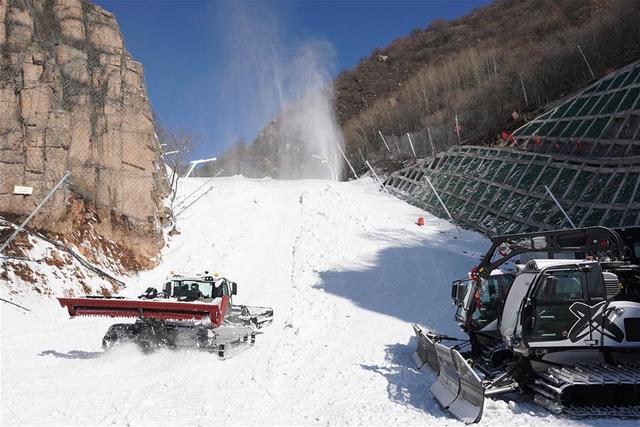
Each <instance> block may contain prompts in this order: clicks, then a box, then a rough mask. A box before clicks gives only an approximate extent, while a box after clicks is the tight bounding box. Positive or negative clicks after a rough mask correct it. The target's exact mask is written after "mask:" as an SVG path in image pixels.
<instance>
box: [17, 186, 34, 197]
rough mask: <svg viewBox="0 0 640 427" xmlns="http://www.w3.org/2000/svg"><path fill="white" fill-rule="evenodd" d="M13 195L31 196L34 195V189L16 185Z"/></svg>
mask: <svg viewBox="0 0 640 427" xmlns="http://www.w3.org/2000/svg"><path fill="white" fill-rule="evenodd" d="M13 194H21V195H23V196H30V195H31V194H33V187H26V186H23V185H14V186H13Z"/></svg>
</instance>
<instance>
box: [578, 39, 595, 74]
mask: <svg viewBox="0 0 640 427" xmlns="http://www.w3.org/2000/svg"><path fill="white" fill-rule="evenodd" d="M576 46H578V50H579V51H580V55H582V59H584V62H585V63H586V64H587V68H588V69H589V73H591V78H592V79H594V80H595V79H596V75H595V74H593V70H592V69H591V64H589V61H588V60H587V57H586V56H585V55H584V52H583V51H582V48H581V47H580V45H579V44H577V45H576Z"/></svg>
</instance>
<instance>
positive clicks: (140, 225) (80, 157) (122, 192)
mask: <svg viewBox="0 0 640 427" xmlns="http://www.w3.org/2000/svg"><path fill="white" fill-rule="evenodd" d="M154 129H155V127H154V120H153V114H152V110H151V106H150V104H149V100H148V98H147V94H146V89H145V84H144V78H143V69H142V65H141V64H140V63H139V62H137V61H135V60H134V59H133V58H132V57H131V55H130V54H129V52H127V50H126V49H125V47H124V41H123V37H122V34H121V33H120V30H119V27H118V24H117V23H116V20H115V17H114V15H113V14H111V13H109V12H107V11H105V10H104V9H102V8H100V7H98V6H95V5H93V4H91V3H89V2H86V1H82V0H0V215H4V216H7V217H11V216H12V215H13V216H14V217H18V216H24V215H26V214H27V213H29V212H31V210H32V209H33V208H34V207H35V205H36V204H37V203H38V202H39V201H40V200H41V199H42V197H44V196H45V195H46V194H47V192H48V191H49V190H50V189H51V188H52V187H53V186H54V185H55V183H56V182H57V181H58V180H59V179H60V177H61V176H63V175H64V174H65V172H66V171H70V172H71V177H70V178H69V179H68V180H67V182H66V183H65V185H64V187H63V188H62V189H61V190H60V191H57V192H56V194H55V195H54V197H53V198H52V200H51V201H50V202H49V203H48V204H47V205H46V207H45V208H44V209H43V210H42V211H41V213H40V214H38V216H37V217H36V218H35V219H34V220H33V222H32V225H33V226H34V227H38V228H40V229H43V230H46V231H49V232H53V233H58V234H60V235H61V236H62V238H66V239H68V240H72V241H75V243H82V241H84V240H87V239H97V240H100V241H102V240H107V241H110V242H114V243H116V244H119V245H122V246H123V247H125V248H129V249H132V250H133V253H134V255H133V256H134V258H135V259H136V260H137V261H139V262H138V264H141V265H144V264H145V262H146V260H148V259H149V258H151V257H153V256H155V255H156V254H157V253H158V251H159V249H160V248H161V247H162V245H163V240H162V233H161V224H162V221H163V220H164V217H165V216H166V213H165V208H164V206H163V204H162V198H163V197H165V196H166V195H167V192H168V187H167V184H166V177H165V169H164V164H163V162H162V160H161V158H160V150H159V145H158V142H157V138H156V137H155V132H154ZM16 185H19V186H28V187H32V188H33V194H32V195H30V196H24V195H17V194H14V186H16ZM128 256H131V254H129V255H128Z"/></svg>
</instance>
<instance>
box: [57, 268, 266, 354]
mask: <svg viewBox="0 0 640 427" xmlns="http://www.w3.org/2000/svg"><path fill="white" fill-rule="evenodd" d="M237 291H238V285H237V284H236V283H235V282H231V281H229V280H227V279H225V278H219V277H216V276H211V275H209V273H208V272H205V275H204V276H195V277H184V276H180V275H173V276H170V277H168V278H167V280H166V282H165V283H164V285H163V287H162V288H161V290H158V289H156V288H153V287H149V288H147V290H146V291H145V293H143V294H142V295H140V296H139V297H138V298H137V299H135V298H124V297H118V296H112V297H104V296H86V297H81V298H58V301H59V302H60V305H61V306H62V307H66V308H67V310H68V312H69V315H70V316H71V317H75V316H106V317H124V318H134V319H136V321H135V322H134V323H117V324H114V325H111V327H109V329H108V330H107V332H106V334H105V335H104V338H103V339H102V346H103V348H104V349H105V350H108V349H110V348H112V347H113V346H114V345H116V344H120V343H124V342H132V343H135V344H137V345H138V346H139V347H140V348H141V349H142V350H143V351H145V352H148V351H152V350H154V349H156V348H158V347H168V348H181V347H186V348H194V347H195V348H202V349H206V350H209V351H214V352H217V354H218V356H219V357H220V358H225V357H228V356H229V355H230V354H235V353H236V352H237V351H239V350H240V348H241V347H244V346H246V345H253V344H254V343H255V339H256V334H258V333H259V332H258V329H260V328H262V327H264V326H266V325H268V324H269V323H271V321H272V320H273V310H272V309H271V308H268V307H252V306H246V305H235V304H233V296H234V295H236V294H237Z"/></svg>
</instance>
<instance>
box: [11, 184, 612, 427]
mask: <svg viewBox="0 0 640 427" xmlns="http://www.w3.org/2000/svg"><path fill="white" fill-rule="evenodd" d="M204 179H205V178H189V179H187V180H185V182H184V185H182V188H181V189H180V191H181V192H182V193H183V194H184V195H187V194H189V193H190V192H192V191H193V190H195V189H196V188H197V186H199V185H201V184H202V183H203V182H204V181H203V180H204ZM212 184H213V190H212V191H211V192H209V193H208V194H207V195H206V196H205V197H203V198H202V199H200V200H199V201H198V202H197V203H195V204H194V205H193V206H192V207H190V208H189V209H188V210H187V211H185V212H184V213H183V214H182V215H181V216H180V219H179V222H178V224H177V226H178V229H179V230H180V234H179V235H175V236H173V237H172V238H171V241H170V242H169V246H168V247H167V248H166V249H165V251H164V253H163V260H162V263H161V265H160V266H159V267H158V268H156V269H155V270H153V271H150V272H145V273H143V274H141V275H140V276H139V277H137V278H135V280H127V282H128V287H127V289H126V291H125V293H126V294H127V295H129V296H137V295H140V294H141V293H142V292H143V291H144V290H145V289H146V288H147V287H148V286H150V285H154V286H158V285H159V284H160V283H162V281H163V280H164V278H165V277H166V276H167V275H168V274H170V273H171V271H174V272H175V273H191V272H197V271H202V272H204V270H208V271H210V272H219V273H220V274H221V275H223V276H225V277H227V278H229V279H230V280H233V281H235V282H237V283H239V284H240V286H241V288H240V295H241V296H242V298H241V302H242V303H243V304H245V303H246V304H249V305H265V306H270V307H273V309H274V321H273V324H272V325H271V326H270V327H269V328H267V329H265V331H264V334H263V335H261V336H260V337H259V339H258V340H257V342H256V345H255V346H254V347H252V348H251V349H249V350H247V351H245V352H243V353H241V354H239V355H237V356H236V357H234V358H231V359H228V360H224V361H221V360H218V359H217V357H215V355H212V354H209V353H207V352H201V351H195V350H194V351H171V350H161V351H158V352H156V353H153V354H151V355H143V354H141V353H140V352H139V351H138V350H137V349H136V348H135V347H134V346H126V345H125V346H123V348H119V349H115V350H113V351H111V352H109V353H107V354H102V351H101V338H102V335H103V334H104V332H105V331H106V329H107V328H108V326H109V325H110V324H111V323H113V320H112V319H109V318H104V319H103V318H96V319H94V318H77V319H73V320H70V319H69V318H68V317H67V315H66V312H65V311H64V310H62V309H60V306H59V305H58V303H57V301H55V300H54V299H44V298H43V297H37V296H35V295H34V296H31V297H24V298H23V299H22V300H20V301H16V302H17V303H20V304H22V305H24V306H26V307H29V308H30V309H32V310H33V312H32V313H23V312H22V311H21V310H18V309H15V310H14V309H10V308H8V306H6V305H3V307H2V372H1V373H2V403H1V405H2V408H1V409H2V424H3V425H16V424H22V425H24V424H40V425H42V424H44V425H70V424H71V425H86V424H98V423H100V424H110V423H115V424H118V425H121V424H130V425H176V424H179V425H185V424H187V425H210V424H212V423H215V424H216V425H229V424H231V425H283V424H296V425H300V424H304V425H309V424H326V423H330V424H337V425H346V424H349V425H353V424H359V425H360V424H368V425H370V424H378V425H380V424H384V425H389V424H394V425H395V424H398V425H429V424H432V425H436V424H438V425H447V424H451V425H460V424H459V423H458V422H457V421H455V420H454V419H452V418H450V417H449V416H448V415H446V414H445V413H443V412H442V411H441V410H440V409H438V406H437V404H436V403H435V401H434V400H433V399H432V398H431V396H430V395H429V393H428V392H427V390H426V388H425V387H426V386H425V384H426V383H428V381H424V380H422V379H421V378H420V376H424V375H426V374H423V373H416V372H413V371H410V369H412V368H411V366H412V364H413V361H412V360H411V354H412V352H413V350H414V349H415V343H414V342H413V338H412V335H413V331H412V328H411V323H413V322H416V323H420V324H423V325H426V326H430V327H431V328H433V329H436V330H438V332H441V333H445V334H452V335H453V334H458V331H457V330H456V327H455V325H454V322H452V321H451V319H452V316H453V306H452V305H451V302H450V300H449V295H450V292H449V290H450V283H451V282H452V281H453V280H454V279H456V278H458V277H461V276H463V275H465V274H466V273H467V272H468V271H469V269H470V268H471V267H472V266H473V265H475V264H477V262H478V259H477V256H474V255H472V254H473V253H476V254H479V253H482V252H483V251H484V249H485V248H486V247H487V244H488V242H487V240H485V239H484V238H483V237H481V236H479V235H477V234H475V233H471V232H465V231H463V233H462V235H459V234H458V233H457V231H456V230H455V228H454V227H453V226H452V225H451V224H449V223H447V222H445V221H443V220H440V219H437V218H435V217H433V216H432V215H429V214H428V213H426V212H424V211H421V210H419V209H417V208H415V207H412V206H410V205H408V204H406V203H404V202H402V201H400V200H398V199H395V198H393V197H390V196H388V195H386V194H384V193H380V192H378V191H377V189H376V186H375V185H374V184H373V183H371V182H370V181H358V182H352V183H334V182H327V181H314V180H304V181H276V180H270V179H265V180H250V179H245V178H241V177H232V178H218V179H215V180H214V181H213V182H212ZM179 197H180V196H179ZM419 216H424V217H425V223H426V225H425V226H424V227H417V226H416V225H415V218H417V217H419ZM454 237H456V239H454ZM463 251H467V252H466V253H463ZM54 285H55V284H52V286H54ZM2 286H3V288H2V292H3V293H4V292H6V287H5V284H2ZM60 293H62V292H60ZM239 302H240V301H239ZM410 341H411V342H410ZM87 355H92V356H91V357H85V356H87ZM409 373H411V375H409ZM488 406H489V407H488V408H487V409H486V413H485V418H484V419H483V422H485V421H486V422H488V423H489V424H497V425H505V424H509V425H525V424H536V425H538V424H548V425H558V424H563V423H570V424H572V425H576V424H579V423H580V422H579V421H565V420H564V419H562V418H557V417H554V416H549V415H548V413H547V412H545V411H542V410H537V409H535V408H534V407H531V408H529V406H527V405H519V406H518V408H520V409H519V410H518V411H517V412H519V413H516V412H514V411H512V410H511V409H510V408H509V406H508V404H507V403H505V402H495V405H493V404H492V405H488ZM522 408H524V410H522ZM530 411H533V413H532V414H529V412H530ZM590 424H593V423H592V422H590ZM609 424H610V422H609V423H607V427H609ZM602 425H603V426H604V424H602Z"/></svg>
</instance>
